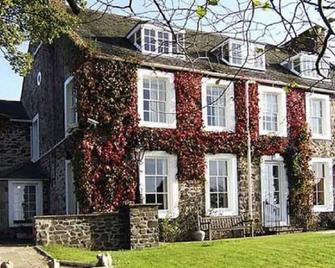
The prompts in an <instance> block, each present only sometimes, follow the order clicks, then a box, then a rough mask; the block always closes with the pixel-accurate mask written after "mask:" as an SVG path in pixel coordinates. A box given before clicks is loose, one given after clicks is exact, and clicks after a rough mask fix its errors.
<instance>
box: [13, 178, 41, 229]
mask: <svg viewBox="0 0 335 268" xmlns="http://www.w3.org/2000/svg"><path fill="white" fill-rule="evenodd" d="M14 184H33V185H36V216H38V215H43V183H42V181H40V180H13V179H9V180H8V224H9V227H17V226H31V225H33V223H24V224H16V223H14V214H13V205H14V195H13V189H14V188H13V187H14Z"/></svg>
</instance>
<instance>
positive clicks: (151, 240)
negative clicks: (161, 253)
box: [129, 205, 159, 249]
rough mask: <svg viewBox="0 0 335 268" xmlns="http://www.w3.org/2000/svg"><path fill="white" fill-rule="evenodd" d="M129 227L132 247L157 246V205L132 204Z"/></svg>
mask: <svg viewBox="0 0 335 268" xmlns="http://www.w3.org/2000/svg"><path fill="white" fill-rule="evenodd" d="M129 227H130V228H129V230H130V248H131V249H136V248H148V247H157V246H158V244H159V242H158V241H159V227H158V210H157V206H155V205H132V206H130V207H129Z"/></svg>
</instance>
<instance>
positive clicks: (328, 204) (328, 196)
mask: <svg viewBox="0 0 335 268" xmlns="http://www.w3.org/2000/svg"><path fill="white" fill-rule="evenodd" d="M313 163H324V164H326V178H325V180H324V183H325V185H324V193H325V196H324V201H325V204H324V205H314V206H313V211H314V212H330V211H334V193H333V159H332V158H319V157H314V158H312V160H311V161H310V166H311V168H312V164H313Z"/></svg>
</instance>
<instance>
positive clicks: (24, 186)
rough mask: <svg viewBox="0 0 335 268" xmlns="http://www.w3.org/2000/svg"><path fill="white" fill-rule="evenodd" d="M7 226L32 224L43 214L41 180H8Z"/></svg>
mask: <svg viewBox="0 0 335 268" xmlns="http://www.w3.org/2000/svg"><path fill="white" fill-rule="evenodd" d="M8 205H9V214H8V216H9V226H10V227H14V226H25V225H32V224H33V220H34V217H35V216H37V215H42V214H43V196H42V182H40V181H39V182H34V181H9V182H8Z"/></svg>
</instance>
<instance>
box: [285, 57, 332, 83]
mask: <svg viewBox="0 0 335 268" xmlns="http://www.w3.org/2000/svg"><path fill="white" fill-rule="evenodd" d="M317 57H318V56H317V55H315V54H308V52H301V53H299V54H297V55H295V56H293V57H291V58H289V59H287V60H285V61H284V62H283V63H281V65H283V66H287V68H288V69H289V70H290V71H291V72H292V73H294V74H296V75H298V76H300V77H303V78H308V79H312V80H320V79H322V77H321V76H320V75H319V74H318V73H317V71H316V65H315V64H316V59H317ZM298 58H299V67H300V71H298V70H296V69H295V65H294V61H295V60H296V59H298ZM307 59H312V60H314V61H315V63H314V65H313V68H314V69H312V70H309V71H308V72H315V74H316V76H311V75H308V72H307V74H306V70H305V69H304V61H306V60H307ZM323 64H326V62H325V61H324V60H321V62H320V65H321V66H320V67H321V68H320V69H321V72H324V71H325V69H322V68H323V67H322V65H323ZM325 75H326V74H325ZM326 81H329V79H326Z"/></svg>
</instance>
